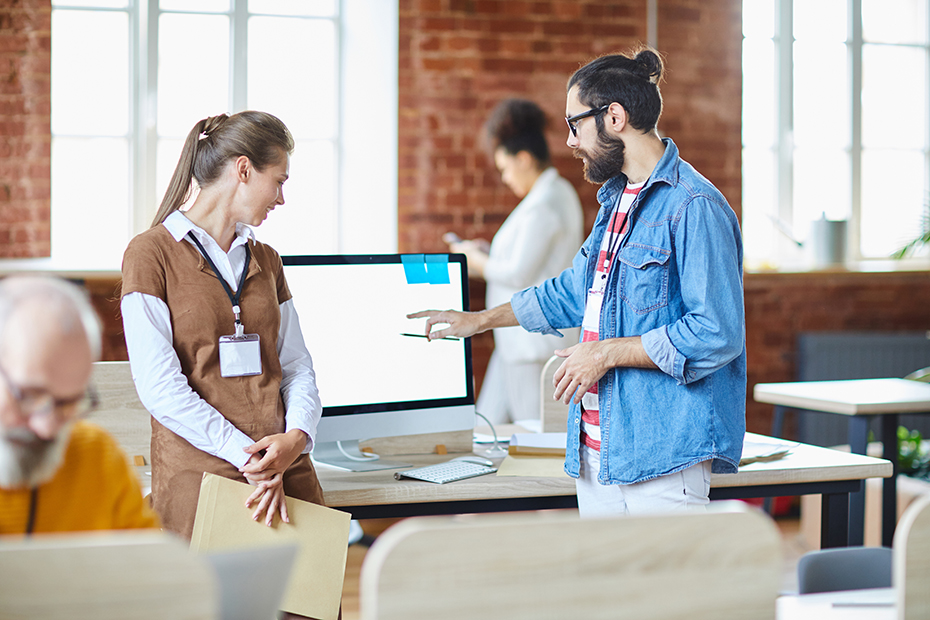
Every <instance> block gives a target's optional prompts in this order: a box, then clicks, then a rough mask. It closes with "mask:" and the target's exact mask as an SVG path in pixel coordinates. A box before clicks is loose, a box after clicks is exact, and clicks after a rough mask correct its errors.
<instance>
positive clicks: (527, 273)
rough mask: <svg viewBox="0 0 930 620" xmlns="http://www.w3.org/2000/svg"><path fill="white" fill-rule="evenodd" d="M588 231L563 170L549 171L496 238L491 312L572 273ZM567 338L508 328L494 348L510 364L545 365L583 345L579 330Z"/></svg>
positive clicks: (490, 270)
mask: <svg viewBox="0 0 930 620" xmlns="http://www.w3.org/2000/svg"><path fill="white" fill-rule="evenodd" d="M583 229H584V216H583V214H582V211H581V203H580V201H579V200H578V194H577V193H576V192H575V188H574V187H572V185H571V183H569V182H568V181H566V180H565V179H563V178H562V177H561V176H560V175H559V172H558V170H556V169H555V168H552V167H550V168H547V169H546V170H544V171H543V173H542V174H541V175H540V176H539V178H538V179H536V183H534V184H533V187H532V189H530V191H529V193H528V194H527V195H526V196H525V197H524V198H523V200H522V201H520V204H518V205H517V207H516V208H515V209H514V210H513V212H512V213H511V214H510V215H509V216H508V217H507V219H506V220H505V221H504V223H503V224H502V225H501V227H500V230H498V231H497V234H495V235H494V240H493V241H492V242H491V250H490V253H489V256H488V262H487V264H486V265H485V268H484V279H485V280H486V281H487V283H488V288H487V295H486V298H485V303H486V304H487V307H488V308H494V307H495V306H499V305H501V304H503V303H507V302H509V301H510V298H511V296H513V294H514V293H516V292H518V291H522V290H523V289H525V288H528V287H530V286H536V285H537V284H539V283H540V282H542V281H543V280H546V279H548V278H552V277H555V276H557V275H559V274H560V273H561V272H562V271H563V270H564V269H567V268H568V267H571V264H572V258H573V257H574V256H575V253H576V252H578V248H580V247H581V244H582V242H583V241H584V230H583ZM564 335H565V337H564V338H559V337H557V336H542V335H540V334H531V333H529V332H527V331H525V330H524V329H522V328H520V327H505V328H500V329H495V330H494V348H495V350H496V351H497V352H498V353H499V354H500V355H501V356H502V357H503V358H504V360H506V361H508V362H530V361H537V362H545V361H546V360H547V359H549V358H550V357H551V356H552V352H553V351H554V350H555V349H562V348H565V347H570V346H572V345H573V344H576V343H577V342H578V330H568V331H566V332H564Z"/></svg>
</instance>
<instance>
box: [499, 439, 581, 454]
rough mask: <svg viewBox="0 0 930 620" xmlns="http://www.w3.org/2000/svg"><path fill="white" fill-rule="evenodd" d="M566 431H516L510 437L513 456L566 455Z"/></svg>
mask: <svg viewBox="0 0 930 620" xmlns="http://www.w3.org/2000/svg"><path fill="white" fill-rule="evenodd" d="M567 438H568V435H567V434H566V433H515V434H514V435H512V436H511V437H510V447H509V448H508V449H507V452H508V454H510V455H511V456H561V457H564V456H565V441H566V439H567Z"/></svg>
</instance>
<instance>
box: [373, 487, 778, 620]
mask: <svg viewBox="0 0 930 620" xmlns="http://www.w3.org/2000/svg"><path fill="white" fill-rule="evenodd" d="M711 506H712V507H711V508H710V510H709V512H707V513H698V512H693V513H678V514H671V515H657V516H650V517H635V518H634V517H630V518H611V519H585V520H581V519H579V518H578V516H577V513H575V512H574V511H555V512H542V513H510V514H481V515H463V516H459V517H418V518H411V519H406V520H404V521H401V522H400V523H398V524H397V525H395V526H393V527H391V528H389V529H388V530H386V531H385V532H384V533H383V534H381V535H380V536H379V537H378V538H377V540H376V541H375V543H374V545H372V547H371V550H370V551H369V552H368V555H367V556H366V557H365V561H364V563H363V565H362V571H361V577H360V588H359V604H360V616H361V618H362V619H363V620H375V619H378V620H395V619H396V620H400V619H403V620H416V619H418V618H424V619H425V618H442V619H443V620H459V619H462V620H464V619H468V620H474V619H475V618H491V617H494V618H508V619H524V618H525V619H533V620H538V619H540V618H558V619H563V618H585V619H586V620H588V619H590V620H595V619H599V618H604V619H611V620H615V619H617V618H635V619H640V618H650V619H651V620H666V619H669V620H670V619H672V618H688V619H689V620H704V619H707V620H710V619H713V620H727V619H733V620H745V619H746V618H753V619H773V618H774V617H775V599H776V594H777V589H778V583H779V580H780V569H781V557H780V554H781V551H780V549H781V547H780V544H781V543H780V537H779V534H778V531H777V529H776V527H775V525H774V523H773V522H772V520H771V519H770V518H769V517H768V516H766V515H765V514H763V513H762V512H761V511H757V510H755V509H752V508H749V507H747V506H746V505H745V504H743V503H741V502H715V503H712V505H711Z"/></svg>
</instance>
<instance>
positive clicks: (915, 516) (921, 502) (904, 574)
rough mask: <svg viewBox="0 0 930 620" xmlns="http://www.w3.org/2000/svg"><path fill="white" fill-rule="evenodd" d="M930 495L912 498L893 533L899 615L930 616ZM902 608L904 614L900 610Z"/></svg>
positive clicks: (913, 618) (907, 617) (910, 617)
mask: <svg viewBox="0 0 930 620" xmlns="http://www.w3.org/2000/svg"><path fill="white" fill-rule="evenodd" d="M928 584H930V495H927V496H924V497H922V498H920V499H917V500H915V501H914V502H913V503H912V504H911V505H910V506H908V507H907V510H905V511H904V514H903V515H902V516H901V520H900V521H898V526H897V529H896V530H895V533H894V586H895V589H896V590H897V596H898V618H903V619H904V620H917V619H925V618H930V587H928ZM902 610H903V614H902V613H901V612H902Z"/></svg>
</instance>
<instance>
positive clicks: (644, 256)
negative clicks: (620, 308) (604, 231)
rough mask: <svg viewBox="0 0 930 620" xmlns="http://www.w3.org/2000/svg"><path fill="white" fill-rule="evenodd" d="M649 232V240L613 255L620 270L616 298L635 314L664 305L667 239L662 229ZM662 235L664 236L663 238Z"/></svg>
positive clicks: (668, 258)
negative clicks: (618, 291) (618, 295)
mask: <svg viewBox="0 0 930 620" xmlns="http://www.w3.org/2000/svg"><path fill="white" fill-rule="evenodd" d="M659 228H660V230H661V231H662V232H660V230H656V229H653V230H652V231H651V232H652V233H654V234H653V235H650V236H651V237H652V238H650V239H649V240H647V241H646V242H645V243H643V242H632V241H631V242H629V243H627V244H626V245H625V246H624V247H623V248H622V249H621V250H620V252H619V254H618V255H617V260H618V265H619V266H620V298H621V299H622V300H623V301H624V303H626V305H627V306H629V307H630V308H631V309H632V310H633V311H634V312H636V313H637V314H646V313H648V312H652V311H654V310H657V309H659V308H662V307H664V306H666V305H667V304H668V277H669V273H668V270H669V261H670V259H671V256H672V251H671V249H669V248H671V239H670V237H669V234H668V229H667V228H666V227H665V226H661V227H659ZM663 233H664V234H663Z"/></svg>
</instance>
